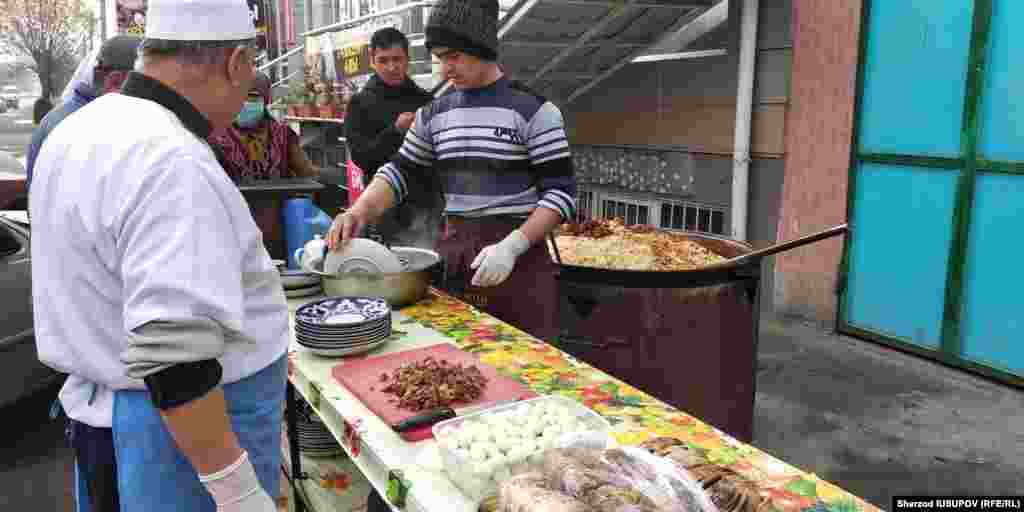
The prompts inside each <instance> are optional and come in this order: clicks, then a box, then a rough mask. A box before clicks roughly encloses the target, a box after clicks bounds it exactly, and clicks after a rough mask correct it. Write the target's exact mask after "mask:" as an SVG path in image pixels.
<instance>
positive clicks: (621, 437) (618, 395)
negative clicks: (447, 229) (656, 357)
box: [396, 290, 879, 512]
mask: <svg viewBox="0 0 1024 512" xmlns="http://www.w3.org/2000/svg"><path fill="white" fill-rule="evenodd" d="M402 313H403V314H404V315H406V316H408V317H409V318H411V319H413V320H407V322H413V321H415V322H418V323H420V324H423V325H424V326H426V327H430V328H432V329H434V330H436V331H438V332H440V333H442V334H445V335H447V336H449V337H451V338H453V339H454V340H455V341H456V344H457V345H458V346H459V347H461V348H462V349H463V350H466V351H468V352H473V353H475V354H477V356H478V357H479V358H480V360H481V361H483V362H485V363H487V364H490V365H492V366H494V367H496V368H497V369H498V370H499V371H501V372H502V373H504V374H505V375H508V376H511V377H514V378H517V379H519V380H521V381H522V382H523V383H525V384H527V385H529V386H530V387H531V388H532V389H533V390H535V391H536V392H538V393H541V394H560V395H564V396H567V397H570V398H574V399H576V400H579V401H580V402H582V403H584V404H586V405H587V406H588V407H590V408H591V409H593V410H595V411H597V412H598V413H600V414H601V415H603V416H604V417H605V418H607V419H608V420H609V421H610V422H611V423H612V425H613V435H614V436H615V438H616V439H617V440H618V441H619V442H620V443H622V444H627V445H637V444H640V443H642V442H643V441H645V440H647V439H650V438H653V437H662V436H664V437H673V438H676V439H679V440H680V441H683V442H684V443H686V444H688V445H690V446H691V447H693V448H696V449H700V450H703V451H705V453H706V457H707V458H708V460H709V461H710V462H712V463H714V464H720V465H723V466H727V467H729V468H731V469H733V470H735V471H737V472H739V473H741V474H743V475H745V476H747V477H748V478H750V479H752V480H754V481H755V482H757V483H758V484H759V486H760V487H761V488H762V489H763V491H762V494H763V495H764V496H766V497H768V498H770V500H771V506H772V507H773V508H774V509H775V510H776V511H778V512H809V511H828V512H874V511H877V510H879V509H878V508H877V507H875V506H873V505H871V504H869V503H867V502H865V501H863V500H861V499H860V498H858V497H856V496H853V495H852V494H850V493H847V492H846V491H844V490H842V489H840V488H839V487H836V486H835V485H832V484H830V483H828V482H826V481H824V480H822V479H820V478H818V477H817V476H815V475H813V474H808V473H805V472H803V471H801V470H799V469H796V468H794V467H792V466H790V465H788V464H785V463H783V462H780V461H779V460H778V459H776V458H774V457H772V456H770V455H768V454H766V453H764V452H762V451H760V450H758V449H757V448H754V447H752V446H749V445H746V444H744V443H741V442H739V441H736V440H735V439H733V438H731V437H730V436H728V435H726V434H724V433H722V432H720V431H718V430H717V429H714V428H712V427H710V426H708V425H706V424H704V423H703V422H701V421H700V420H699V419H697V418H694V417H692V416H689V415H687V414H686V413H684V412H681V411H679V410H678V409H675V408H673V407H671V406H668V405H666V404H664V403H663V402H661V401H659V400H657V399H655V398H653V397H651V396H649V395H647V394H645V393H644V392H642V391H640V390H638V389H636V388H633V387H631V386H629V385H627V384H625V383H623V382H622V381H619V380H617V379H615V378H613V377H611V376H609V375H607V374H605V373H603V372H601V371H599V370H597V369H595V368H592V367H590V366H588V365H587V364H585V363H582V362H580V361H578V360H576V359H574V358H572V357H571V356H569V355H567V354H565V353H564V352H562V351H560V350H558V349H557V348H555V347H552V346H551V345H548V344H546V343H543V342H541V341H539V340H537V339H536V338H534V337H532V336H530V335H529V334H526V333H524V332H523V331H520V330H518V329H516V328H514V327H512V326H510V325H508V324H506V323H504V322H501V321H500V320H497V319H495V318H494V317H492V316H490V315H487V314H485V313H481V312H480V311H478V310H476V309H475V308H473V307H472V306H469V305H467V304H465V303H463V302H461V301H458V300H456V299H454V298H452V297H450V296H448V295H446V294H444V293H443V292H439V291H436V290H432V292H431V296H430V297H429V298H428V299H425V300H423V301H421V302H419V303H417V304H415V305H413V306H409V307H407V308H404V309H402ZM396 329H402V327H401V326H396Z"/></svg>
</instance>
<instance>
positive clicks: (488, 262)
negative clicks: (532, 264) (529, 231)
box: [469, 229, 530, 286]
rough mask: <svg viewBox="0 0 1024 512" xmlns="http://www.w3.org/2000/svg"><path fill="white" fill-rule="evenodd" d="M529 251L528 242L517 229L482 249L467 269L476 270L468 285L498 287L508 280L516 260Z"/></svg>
mask: <svg viewBox="0 0 1024 512" xmlns="http://www.w3.org/2000/svg"><path fill="white" fill-rule="evenodd" d="M529 249H530V241H529V240H527V238H526V235H524V234H523V233H522V232H521V231H519V230H518V229H516V230H513V231H512V232H511V233H509V235H508V236H506V237H505V239H504V240H502V241H500V242H498V243H496V244H494V245H488V246H487V247H484V248H483V250H481V251H480V254H478V255H477V256H476V259H475V260H473V264H472V265H470V266H469V268H473V269H478V270H477V271H476V274H473V279H472V280H471V281H470V283H471V284H472V285H473V286H498V285H499V284H501V283H503V282H505V280H506V279H508V276H509V274H511V273H512V269H513V268H514V267H515V265H516V258H518V257H519V256H521V255H522V254H523V253H524V252H526V251H528V250H529Z"/></svg>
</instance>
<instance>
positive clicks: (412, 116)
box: [395, 112, 416, 132]
mask: <svg viewBox="0 0 1024 512" xmlns="http://www.w3.org/2000/svg"><path fill="white" fill-rule="evenodd" d="M415 120H416V113H415V112H402V113H401V114H398V119H396V120H395V128H397V129H398V131H400V132H404V131H407V130H408V129H409V128H410V127H412V123H413V121H415Z"/></svg>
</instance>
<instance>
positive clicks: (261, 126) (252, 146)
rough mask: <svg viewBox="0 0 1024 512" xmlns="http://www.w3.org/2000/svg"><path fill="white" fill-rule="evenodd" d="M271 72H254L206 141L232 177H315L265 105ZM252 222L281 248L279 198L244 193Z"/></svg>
mask: <svg viewBox="0 0 1024 512" xmlns="http://www.w3.org/2000/svg"><path fill="white" fill-rule="evenodd" d="M270 86H271V83H270V77H268V76H267V75H266V74H264V73H258V74H257V75H256V82H255V83H254V84H253V86H252V89H251V90H250V91H249V95H248V97H247V98H246V101H245V103H243V104H242V110H241V112H239V113H238V117H236V118H235V122H234V123H232V124H231V126H225V127H222V128H217V129H215V130H214V131H213V133H211V134H210V137H209V139H208V140H209V142H210V144H211V145H212V146H214V147H216V148H217V149H218V150H219V152H220V158H221V165H223V167H224V170H225V171H226V172H227V173H228V176H230V177H231V179H232V180H234V181H235V182H236V183H242V182H251V181H262V180H272V179H283V178H315V177H316V176H318V175H319V174H320V171H319V170H318V169H317V168H316V167H315V166H313V163H312V162H310V161H309V158H307V157H306V153H305V151H303V150H302V148H301V147H300V146H299V136H298V135H297V134H296V133H295V132H294V131H293V130H292V129H291V128H290V127H289V126H288V125H286V124H284V123H282V122H280V121H278V120H276V119H274V118H273V117H271V116H270V114H269V113H268V111H267V105H269V104H270V99H271V98H270V89H271V87H270ZM248 200H249V207H250V210H251V211H252V215H253V217H254V218H255V219H256V225H257V226H259V228H260V231H261V232H262V233H263V239H264V241H265V242H266V243H267V245H268V247H267V248H268V250H270V251H271V252H272V253H273V252H274V251H278V252H281V253H282V254H279V256H284V255H283V251H284V248H283V247H281V245H282V244H281V241H282V240H283V235H282V227H281V204H282V200H281V199H279V198H273V197H272V198H248Z"/></svg>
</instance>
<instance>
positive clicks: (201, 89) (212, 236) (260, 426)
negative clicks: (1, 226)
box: [30, 0, 288, 512]
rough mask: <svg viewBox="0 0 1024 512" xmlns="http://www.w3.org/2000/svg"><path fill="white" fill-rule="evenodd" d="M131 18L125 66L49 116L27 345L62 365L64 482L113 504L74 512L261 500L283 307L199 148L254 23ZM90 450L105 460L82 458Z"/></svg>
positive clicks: (252, 233)
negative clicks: (134, 28) (67, 447)
mask: <svg viewBox="0 0 1024 512" xmlns="http://www.w3.org/2000/svg"><path fill="white" fill-rule="evenodd" d="M147 21H148V25H147V27H146V29H147V32H146V38H145V40H144V41H143V43H142V46H141V48H140V60H141V66H140V67H139V69H140V72H133V73H131V74H130V75H129V77H128V79H127V81H126V82H125V84H124V87H123V89H122V93H120V94H108V95H105V96H103V97H101V98H98V99H96V100H95V101H93V102H91V103H90V104H89V105H87V106H85V107H83V108H82V109H81V110H79V111H78V112H76V114H75V115H74V116H71V117H69V118H68V119H67V120H65V122H63V123H61V125H60V126H58V127H57V128H56V129H55V130H54V131H53V132H52V133H51V135H50V137H49V138H48V139H47V141H46V143H45V144H44V145H43V148H42V151H41V152H40V155H39V160H38V162H37V164H36V165H37V169H39V172H38V178H37V180H36V181H35V182H34V183H33V186H32V190H31V192H30V194H31V195H30V207H31V214H32V225H33V226H32V227H33V234H32V257H33V265H32V267H33V268H32V279H33V295H34V314H35V329H36V340H37V343H38V350H39V357H40V359H41V360H42V361H43V362H44V363H46V364H48V365H49V366H51V367H53V368H54V369H56V370H58V371H61V372H64V373H67V374H68V375H69V377H68V380H67V383H66V384H65V386H64V388H63V389H62V390H61V395H60V400H61V405H62V406H63V408H64V410H65V411H66V413H67V415H68V417H69V418H70V420H71V421H72V432H73V439H72V445H73V447H74V448H75V452H76V455H78V456H79V462H80V464H79V469H80V470H81V469H83V468H87V469H90V470H89V471H79V472H78V477H79V478H86V479H88V480H89V481H88V482H86V483H87V484H88V485H87V486H88V487H89V489H90V490H92V489H95V488H96V487H97V486H105V487H107V488H108V490H109V489H110V488H113V489H114V490H115V491H116V492H115V495H116V500H117V501H118V502H119V503H114V504H111V503H109V502H107V503H90V502H88V501H87V500H79V510H90V511H96V510H105V509H112V508H114V507H116V508H117V509H120V510H133V511H134V510H138V511H145V512H162V511H175V512H178V511H185V510H187V511H201V512H206V511H209V512H212V511H214V510H220V511H245V512H253V511H255V512H271V511H273V510H275V506H274V503H273V497H274V496H276V495H277V493H278V489H279V487H278V482H279V475H280V471H279V467H280V439H281V417H282V408H283V402H284V393H285V385H286V379H287V357H286V353H287V347H288V311H287V304H286V302H285V297H284V293H283V290H282V287H281V283H280V278H279V275H278V273H277V270H276V268H275V266H274V265H273V263H272V262H271V259H270V257H269V255H268V254H267V251H266V249H265V248H264V246H263V242H262V238H261V235H260V232H259V229H258V228H257V227H256V224H255V222H254V221H253V219H252V216H251V214H250V212H249V208H248V206H247V205H246V202H245V200H244V199H243V198H242V196H241V194H240V193H239V192H238V188H237V187H236V186H235V185H234V184H233V183H232V182H231V180H230V179H229V178H228V176H227V174H226V173H225V172H224V170H223V168H222V167H221V166H220V164H219V163H218V160H217V158H216V156H215V154H214V152H213V151H212V150H211V148H210V147H209V146H208V145H207V143H206V142H205V141H206V138H207V136H208V135H209V133H210V131H211V130H212V128H213V127H216V126H227V125H229V124H230V123H231V121H232V120H233V119H234V118H235V116H236V115H237V114H238V112H239V110H240V109H241V107H242V103H243V102H244V101H245V98H246V95H247V93H248V91H249V89H250V87H251V85H252V83H253V80H254V78H255V73H256V70H255V69H254V58H255V55H256V50H255V48H254V46H253V44H254V41H255V37H256V31H255V29H254V27H253V23H252V20H251V18H250V15H249V9H248V6H247V3H246V2H245V0H189V1H181V0H151V1H150V2H149V10H148V20H147ZM107 429H109V430H107ZM104 432H107V434H104ZM103 453H107V454H110V453H112V454H113V460H114V462H115V464H114V465H113V466H114V467H113V468H111V470H110V471H105V472H100V471H95V470H91V469H95V468H92V467H91V466H90V464H89V460H88V459H89V457H91V456H95V455H96V454H103ZM83 456H84V458H85V460H83Z"/></svg>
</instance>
